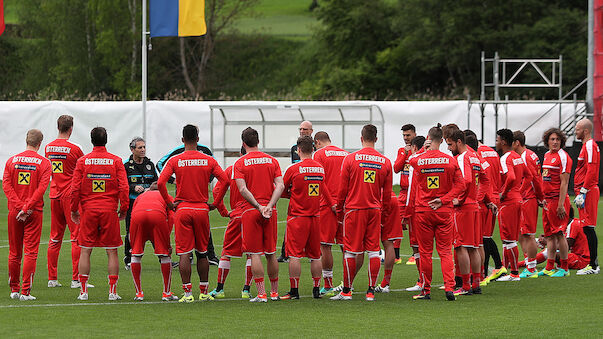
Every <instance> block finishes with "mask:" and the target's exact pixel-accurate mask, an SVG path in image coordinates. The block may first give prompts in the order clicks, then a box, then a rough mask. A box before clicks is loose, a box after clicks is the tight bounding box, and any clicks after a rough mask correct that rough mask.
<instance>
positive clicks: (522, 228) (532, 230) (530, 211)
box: [519, 198, 538, 235]
mask: <svg viewBox="0 0 603 339" xmlns="http://www.w3.org/2000/svg"><path fill="white" fill-rule="evenodd" d="M537 225H538V200H537V199H536V198H534V199H529V200H524V201H523V202H522V203H521V223H520V225H519V232H520V233H521V234H528V235H534V234H536V226H537Z"/></svg>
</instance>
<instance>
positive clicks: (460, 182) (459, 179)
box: [440, 166, 466, 204]
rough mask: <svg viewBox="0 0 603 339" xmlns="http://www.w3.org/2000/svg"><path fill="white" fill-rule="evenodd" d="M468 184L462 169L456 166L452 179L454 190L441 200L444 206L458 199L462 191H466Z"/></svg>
mask: <svg viewBox="0 0 603 339" xmlns="http://www.w3.org/2000/svg"><path fill="white" fill-rule="evenodd" d="M465 187H466V184H465V179H464V178H463V174H462V173H461V169H460V168H459V167H458V166H454V176H453V179H452V189H451V190H450V191H448V193H446V194H445V195H444V196H443V197H442V198H440V200H441V201H442V204H449V203H451V202H452V199H454V198H456V197H458V196H459V195H460V194H461V192H462V191H464V190H465Z"/></svg>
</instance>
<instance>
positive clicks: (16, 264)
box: [8, 210, 42, 294]
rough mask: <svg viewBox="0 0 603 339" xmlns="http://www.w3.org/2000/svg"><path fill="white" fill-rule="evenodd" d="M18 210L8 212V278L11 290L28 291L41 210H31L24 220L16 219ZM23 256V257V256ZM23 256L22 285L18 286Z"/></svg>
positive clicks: (38, 235) (36, 255) (33, 271)
mask: <svg viewBox="0 0 603 339" xmlns="http://www.w3.org/2000/svg"><path fill="white" fill-rule="evenodd" d="M18 213H19V211H16V210H11V211H10V212H9V213H8V244H9V250H8V279H9V285H10V289H11V292H19V291H20V290H22V291H23V292H25V293H26V294H27V293H29V290H30V289H31V285H32V283H33V276H34V274H35V273H36V261H37V260H38V247H39V246H40V236H41V235H42V212H37V211H36V212H33V213H32V214H31V215H30V216H29V217H28V218H27V220H25V222H20V221H17V214H18ZM23 257H25V258H23ZM22 258H23V286H22V287H21V286H19V275H20V272H21V259H22Z"/></svg>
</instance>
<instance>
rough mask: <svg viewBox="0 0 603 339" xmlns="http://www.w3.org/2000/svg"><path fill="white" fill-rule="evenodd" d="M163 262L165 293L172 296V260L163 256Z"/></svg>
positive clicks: (162, 272)
mask: <svg viewBox="0 0 603 339" xmlns="http://www.w3.org/2000/svg"><path fill="white" fill-rule="evenodd" d="M159 261H160V262H161V277H162V278H163V293H165V294H170V293H171V289H172V259H170V257H167V256H163V257H161V258H160V259H159Z"/></svg>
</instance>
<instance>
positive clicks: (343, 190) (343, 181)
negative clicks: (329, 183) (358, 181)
mask: <svg viewBox="0 0 603 339" xmlns="http://www.w3.org/2000/svg"><path fill="white" fill-rule="evenodd" d="M348 158H350V156H349V155H348V156H346V157H345V158H344V159H343V163H342V164H341V176H340V181H339V194H338V196H337V209H338V210H342V209H343V206H344V204H345V198H346V197H347V195H348V188H349V187H348V185H349V182H350V175H349V173H348V172H349V167H350V166H349V165H348V163H349V161H348Z"/></svg>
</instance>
